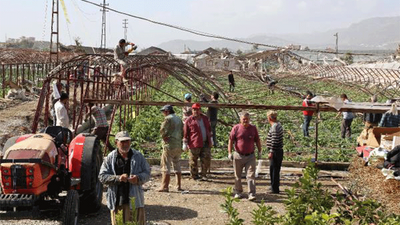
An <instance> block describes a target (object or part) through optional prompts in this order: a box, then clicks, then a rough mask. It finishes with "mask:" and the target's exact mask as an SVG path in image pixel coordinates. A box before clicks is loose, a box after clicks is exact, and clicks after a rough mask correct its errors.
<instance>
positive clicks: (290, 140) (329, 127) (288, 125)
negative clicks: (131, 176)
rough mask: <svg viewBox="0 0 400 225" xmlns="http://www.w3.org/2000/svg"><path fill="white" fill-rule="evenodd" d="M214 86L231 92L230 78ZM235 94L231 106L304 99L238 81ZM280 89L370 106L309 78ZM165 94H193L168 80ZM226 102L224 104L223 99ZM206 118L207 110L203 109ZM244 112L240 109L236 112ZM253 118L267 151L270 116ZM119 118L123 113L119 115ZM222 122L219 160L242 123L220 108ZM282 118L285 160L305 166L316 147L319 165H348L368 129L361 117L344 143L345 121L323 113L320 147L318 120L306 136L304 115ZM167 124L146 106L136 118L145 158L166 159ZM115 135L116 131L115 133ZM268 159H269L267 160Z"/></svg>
mask: <svg viewBox="0 0 400 225" xmlns="http://www.w3.org/2000/svg"><path fill="white" fill-rule="evenodd" d="M215 81H216V82H217V83H219V84H220V86H221V88H222V89H224V90H225V91H227V90H228V89H229V87H228V82H227V78H226V76H219V75H215ZM235 81H236V90H235V92H234V93H229V95H230V97H231V99H232V102H237V103H245V102H251V103H253V104H261V105H301V103H302V100H303V99H301V98H299V97H297V96H293V95H289V94H288V93H287V92H283V91H275V94H268V93H267V91H268V88H267V87H266V85H265V84H264V83H261V82H259V81H258V80H257V81H252V80H248V79H244V78H241V77H239V76H236V77H235ZM278 84H279V86H280V87H283V88H287V89H290V90H292V91H297V92H299V93H305V91H306V90H310V91H312V92H313V93H315V94H317V95H320V94H326V95H328V96H339V95H340V94H342V93H346V94H347V95H348V96H349V97H350V98H351V99H352V100H353V101H365V100H368V99H369V95H368V94H366V93H364V92H362V91H360V90H359V89H357V88H352V87H349V86H345V85H342V84H338V83H335V82H332V81H327V80H318V81H314V80H313V79H311V78H307V77H290V78H287V79H285V78H282V79H280V80H279V83H278ZM161 89H162V90H163V91H165V92H167V93H168V94H170V95H173V96H175V97H177V98H180V99H183V96H184V94H185V93H188V92H190V91H189V90H188V89H187V88H186V87H185V86H184V85H182V84H181V83H180V82H179V81H178V80H176V79H175V78H173V77H169V78H168V79H167V80H165V82H164V83H163V85H162V87H161ZM151 100H153V101H176V99H173V98H171V97H169V96H167V95H165V94H163V93H161V92H154V94H152V95H151ZM198 100H199V99H197V97H196V96H195V95H194V96H193V102H196V101H198ZM221 102H222V100H221ZM174 110H175V112H176V114H177V115H178V116H180V117H181V116H182V110H181V108H180V107H174ZM202 110H203V113H204V112H205V111H206V110H207V109H206V108H203V109H202ZM237 111H238V112H240V111H241V110H240V109H237ZM247 111H249V112H250V114H251V121H250V122H251V123H252V124H254V125H256V126H257V128H258V131H259V134H260V138H261V140H262V143H263V144H262V147H263V150H264V152H265V151H266V149H265V144H264V143H265V140H266V137H267V133H268V129H269V124H268V122H267V117H266V111H264V110H253V109H249V110H247ZM117 115H118V113H117ZM218 119H219V120H221V121H224V123H226V124H228V125H223V124H221V123H218V125H217V132H216V133H217V140H218V146H219V147H218V148H213V149H212V156H213V158H215V159H221V158H226V157H227V154H228V153H227V150H226V149H227V145H228V139H229V134H230V132H231V129H232V126H233V125H235V124H237V123H239V118H238V117H236V116H235V113H234V111H233V110H232V109H226V108H220V109H219V112H218ZM278 119H279V121H280V122H281V123H282V125H283V127H284V131H285V136H284V152H285V154H284V157H285V160H294V161H306V160H307V159H308V158H312V157H314V155H315V146H316V145H318V160H319V161H341V162H348V161H349V160H350V159H351V158H352V157H353V154H354V153H355V151H354V148H355V147H356V142H355V140H356V138H355V137H357V136H358V135H359V134H360V133H361V130H362V128H363V122H362V119H361V117H356V118H355V119H354V120H353V123H352V133H353V134H352V139H351V140H348V139H341V138H340V123H341V118H336V113H333V112H323V113H321V119H320V120H319V123H318V131H319V132H318V142H316V140H315V138H314V135H315V121H316V116H314V117H313V119H312V121H311V125H310V126H311V127H310V135H311V137H303V131H302V128H301V125H302V123H303V114H302V112H299V111H278ZM118 121H119V118H118V117H116V121H115V122H114V130H115V131H117V130H118V129H119V124H118ZM162 121H163V116H162V114H161V113H160V112H159V107H156V106H146V107H140V111H139V114H137V115H136V118H135V119H133V120H131V121H128V122H127V124H128V126H127V128H128V129H129V131H130V132H131V134H132V135H134V136H133V139H134V140H133V142H134V143H133V144H134V147H135V148H137V149H139V150H141V151H142V152H144V153H145V154H146V157H160V155H161V137H160V135H159V128H160V124H161V122H162ZM114 130H113V131H114ZM264 156H265V155H264Z"/></svg>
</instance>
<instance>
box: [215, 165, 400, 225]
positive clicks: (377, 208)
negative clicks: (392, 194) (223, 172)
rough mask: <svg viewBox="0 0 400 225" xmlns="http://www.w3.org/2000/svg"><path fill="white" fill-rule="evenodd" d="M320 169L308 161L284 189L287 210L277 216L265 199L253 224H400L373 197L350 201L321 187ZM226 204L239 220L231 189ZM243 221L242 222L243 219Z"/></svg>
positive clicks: (399, 219) (233, 219) (233, 218)
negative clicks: (291, 186)
mask: <svg viewBox="0 0 400 225" xmlns="http://www.w3.org/2000/svg"><path fill="white" fill-rule="evenodd" d="M318 172H319V170H318V169H317V168H316V167H315V164H314V163H309V164H308V166H307V167H306V168H305V169H304V170H303V176H302V177H301V178H300V179H299V182H297V183H296V184H295V185H294V187H293V188H292V189H289V190H285V191H286V193H287V195H288V199H287V200H285V202H284V203H285V209H286V213H285V214H283V215H277V214H276V212H275V211H274V210H273V209H272V207H271V206H268V205H265V204H264V201H262V202H261V204H258V208H257V209H254V210H253V211H252V212H251V214H252V218H253V220H252V223H253V224H257V225H260V224H263V225H274V224H284V225H292V224H296V225H336V224H345V225H353V224H380V225H384V224H385V225H386V224H389V225H394V224H397V225H398V224H400V216H397V215H394V214H388V213H386V212H385V209H384V208H383V207H382V206H381V204H379V203H377V202H376V201H374V200H370V199H367V200H363V201H361V200H350V199H349V198H344V197H341V195H339V194H337V196H336V198H333V197H332V195H331V194H330V193H329V192H328V191H326V190H323V189H322V185H321V183H319V182H317V179H318ZM223 193H224V196H225V204H221V207H222V208H223V211H224V212H226V213H227V214H228V216H229V219H230V223H228V224H237V223H234V222H237V221H239V220H240V219H238V214H239V213H238V212H237V209H235V208H234V207H233V206H232V202H233V201H234V199H232V188H228V189H226V190H225V191H224V192H223ZM241 222H243V221H242V220H241Z"/></svg>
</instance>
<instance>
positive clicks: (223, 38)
mask: <svg viewBox="0 0 400 225" xmlns="http://www.w3.org/2000/svg"><path fill="white" fill-rule="evenodd" d="M81 1H83V2H86V3H89V4H92V5H94V6H97V7H101V8H105V9H108V10H110V11H112V12H115V13H118V14H122V15H125V16H129V17H133V18H136V19H139V20H144V21H147V22H150V23H154V24H157V25H161V26H166V27H170V28H174V29H177V30H181V31H185V32H188V33H192V34H195V35H199V36H203V37H210V38H216V39H221V40H226V41H233V42H238V43H243V44H249V45H253V46H263V47H268V48H275V49H288V48H286V47H281V46H277V45H269V44H263V43H256V42H250V41H244V40H240V39H236V38H230V37H224V36H220V35H215V34H210V33H206V32H203V31H196V30H193V29H189V28H185V27H180V26H176V25H171V24H167V23H163V22H158V21H155V20H151V19H147V18H145V17H141V16H135V15H132V14H129V13H125V12H121V11H118V10H115V9H112V8H110V7H108V6H105V7H104V6H102V5H101V4H97V3H94V2H91V1H88V0H81ZM288 50H291V49H288ZM296 51H306V52H320V53H327V54H344V53H336V52H331V51H323V50H311V49H309V50H305V49H303V50H296ZM350 54H352V55H372V54H364V53H350Z"/></svg>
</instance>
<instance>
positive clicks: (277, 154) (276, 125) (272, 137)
mask: <svg viewBox="0 0 400 225" xmlns="http://www.w3.org/2000/svg"><path fill="white" fill-rule="evenodd" d="M267 117H268V122H269V124H270V125H271V128H270V129H269V131H268V137H267V149H268V150H269V154H268V158H269V159H270V161H271V163H270V166H269V175H270V177H271V191H272V192H273V193H275V194H279V180H280V175H279V174H280V172H281V166H282V160H283V128H282V125H281V123H280V122H278V113H277V112H275V111H268V113H267Z"/></svg>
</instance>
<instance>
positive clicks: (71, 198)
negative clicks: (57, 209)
mask: <svg viewBox="0 0 400 225" xmlns="http://www.w3.org/2000/svg"><path fill="white" fill-rule="evenodd" d="M78 216H79V193H78V192H77V191H76V190H69V191H68V192H67V197H66V198H65V202H64V207H63V212H62V224H63V225H77V224H78Z"/></svg>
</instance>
